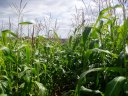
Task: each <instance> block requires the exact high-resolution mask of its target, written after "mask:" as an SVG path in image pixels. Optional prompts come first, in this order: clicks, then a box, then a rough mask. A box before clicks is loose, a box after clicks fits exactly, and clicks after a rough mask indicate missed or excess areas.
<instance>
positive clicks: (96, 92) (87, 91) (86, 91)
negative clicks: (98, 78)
mask: <svg viewBox="0 0 128 96" xmlns="http://www.w3.org/2000/svg"><path fill="white" fill-rule="evenodd" d="M80 91H81V92H82V93H88V94H89V93H90V94H92V93H94V94H102V92H100V91H99V90H91V89H87V88H85V87H84V86H81V88H80Z"/></svg>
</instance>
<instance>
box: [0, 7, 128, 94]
mask: <svg viewBox="0 0 128 96" xmlns="http://www.w3.org/2000/svg"><path fill="white" fill-rule="evenodd" d="M118 7H121V6H120V5H116V6H114V7H108V8H106V9H104V10H102V11H101V12H100V15H99V17H98V19H97V21H96V23H95V24H94V26H91V27H89V26H84V25H82V27H80V28H81V30H80V29H79V28H78V29H77V28H76V30H75V31H79V33H82V34H75V35H73V36H71V37H70V38H69V39H68V40H67V41H65V42H64V43H61V41H60V38H59V37H58V36H57V34H56V38H57V39H56V40H52V39H46V38H44V37H43V36H37V37H34V36H33V37H32V38H27V39H23V38H19V36H17V34H15V33H14V32H12V31H11V30H3V31H2V32H1V33H2V35H1V38H0V96H127V95H128V93H127V92H128V65H127V64H128V60H127V59H128V53H127V49H126V48H127V46H128V45H127V43H128V42H127V40H128V39H127V36H128V33H127V30H128V27H127V25H128V24H127V23H128V19H126V20H124V23H123V24H122V25H118V24H117V20H118V19H117V18H116V16H111V15H110V14H109V13H108V11H109V10H112V9H115V8H118ZM103 19H104V20H103ZM19 24H31V23H30V22H21V23H19ZM33 28H34V27H33ZM80 31H82V32H80ZM33 32H34V29H33ZM77 33H78V32H77ZM8 36H10V37H8Z"/></svg>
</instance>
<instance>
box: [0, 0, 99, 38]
mask: <svg viewBox="0 0 128 96" xmlns="http://www.w3.org/2000/svg"><path fill="white" fill-rule="evenodd" d="M81 1H82V0H23V2H24V3H25V2H28V4H27V6H26V8H25V9H24V21H31V22H34V21H35V18H37V19H39V20H41V19H43V18H47V17H49V16H50V14H51V16H52V20H53V21H55V20H56V19H57V20H58V25H59V31H58V34H59V36H61V37H62V38H66V37H68V35H69V31H70V27H71V24H72V19H73V18H74V17H73V16H74V14H75V7H76V8H77V9H82V8H85V6H84V4H83V3H82V2H81ZM84 1H85V4H86V7H87V8H86V9H87V10H86V12H85V13H86V14H85V19H88V20H89V19H90V18H91V19H92V20H93V17H94V19H95V18H96V16H94V14H92V13H91V10H93V11H94V12H95V11H96V10H98V8H97V5H96V4H95V3H94V2H92V1H93V0H84ZM19 2H20V0H0V23H1V22H8V18H9V17H10V18H11V21H12V22H17V17H16V13H15V10H14V9H13V8H11V7H10V4H12V3H14V4H16V5H18V4H19ZM23 5H24V4H23Z"/></svg>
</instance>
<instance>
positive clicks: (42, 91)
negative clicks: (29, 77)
mask: <svg viewBox="0 0 128 96" xmlns="http://www.w3.org/2000/svg"><path fill="white" fill-rule="evenodd" d="M34 83H35V84H36V85H37V87H38V88H39V96H46V93H47V90H46V88H45V87H44V86H43V84H42V83H40V82H38V81H35V82H34Z"/></svg>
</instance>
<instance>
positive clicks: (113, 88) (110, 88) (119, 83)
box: [105, 76, 126, 96]
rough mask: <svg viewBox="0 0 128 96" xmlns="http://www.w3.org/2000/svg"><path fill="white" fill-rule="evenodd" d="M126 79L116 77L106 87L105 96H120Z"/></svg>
mask: <svg viewBox="0 0 128 96" xmlns="http://www.w3.org/2000/svg"><path fill="white" fill-rule="evenodd" d="M125 81H126V78H125V77H123V76H119V77H115V78H114V79H113V80H111V81H110V82H109V83H108V84H107V87H106V90H105V96H120V91H121V90H122V89H123V86H124V83H125Z"/></svg>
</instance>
